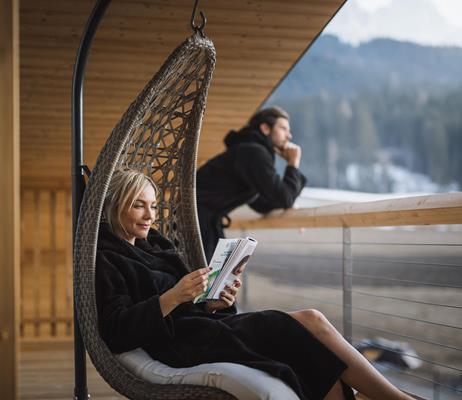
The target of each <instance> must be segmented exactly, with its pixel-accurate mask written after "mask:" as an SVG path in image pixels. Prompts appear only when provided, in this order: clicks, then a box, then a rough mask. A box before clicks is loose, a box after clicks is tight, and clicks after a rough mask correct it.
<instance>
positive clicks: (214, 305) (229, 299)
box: [206, 278, 242, 312]
mask: <svg viewBox="0 0 462 400" xmlns="http://www.w3.org/2000/svg"><path fill="white" fill-rule="evenodd" d="M241 286H242V282H241V280H240V279H239V278H236V279H235V280H234V282H233V285H232V286H228V285H226V286H225V288H224V290H223V291H222V292H221V293H220V300H208V301H207V303H206V310H207V311H209V312H215V311H219V310H223V309H225V308H228V307H231V306H232V305H233V304H234V303H235V302H236V296H237V292H238V291H239V288H240V287H241Z"/></svg>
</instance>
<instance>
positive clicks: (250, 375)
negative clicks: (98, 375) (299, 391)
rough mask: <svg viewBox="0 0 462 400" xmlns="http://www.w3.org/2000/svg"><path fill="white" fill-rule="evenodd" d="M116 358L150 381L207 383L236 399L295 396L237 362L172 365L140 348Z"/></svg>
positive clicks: (292, 398) (270, 399)
mask: <svg viewBox="0 0 462 400" xmlns="http://www.w3.org/2000/svg"><path fill="white" fill-rule="evenodd" d="M116 358H117V359H118V360H119V361H120V362H121V363H122V364H123V365H124V366H125V367H126V368H127V369H128V370H129V371H130V372H132V373H133V374H134V375H136V376H138V377H140V378H142V379H143V380H146V381H148V382H151V383H160V384H191V385H203V386H211V387H214V388H218V389H222V390H224V391H226V392H228V393H230V394H232V395H233V396H234V397H236V398H237V399H239V400H299V397H298V396H297V395H296V394H295V392H294V391H293V390H292V389H291V388H290V387H289V386H288V385H287V384H286V383H284V382H283V381H281V380H280V379H277V378H274V377H272V376H271V375H269V374H267V373H266V372H263V371H260V370H257V369H254V368H249V367H246V366H244V365H240V364H233V363H226V362H220V363H210V364H200V365H196V366H194V367H190V368H172V367H169V366H167V365H165V364H162V363H161V362H160V361H156V360H153V359H152V358H151V357H150V356H149V355H148V354H147V353H146V352H145V351H144V350H143V349H141V348H138V349H135V350H132V351H129V352H126V353H122V354H118V355H116Z"/></svg>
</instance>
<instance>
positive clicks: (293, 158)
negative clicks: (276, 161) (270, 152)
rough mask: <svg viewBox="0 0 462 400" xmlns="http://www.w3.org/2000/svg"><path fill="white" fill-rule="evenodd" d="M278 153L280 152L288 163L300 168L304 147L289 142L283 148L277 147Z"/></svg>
mask: <svg viewBox="0 0 462 400" xmlns="http://www.w3.org/2000/svg"><path fill="white" fill-rule="evenodd" d="M275 151H276V153H277V154H279V155H280V156H281V157H282V158H283V159H284V160H286V161H287V164H288V165H291V166H292V167H295V168H298V167H299V166H300V159H301V158H302V148H301V147H300V146H299V145H297V144H295V143H292V142H287V143H286V145H285V146H284V147H283V148H275Z"/></svg>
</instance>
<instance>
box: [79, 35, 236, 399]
mask: <svg viewBox="0 0 462 400" xmlns="http://www.w3.org/2000/svg"><path fill="white" fill-rule="evenodd" d="M214 66H215V49H214V47H213V43H212V42H211V41H210V40H208V39H207V38H204V37H202V36H201V35H200V34H198V33H196V34H194V35H193V36H191V37H190V38H188V39H187V40H186V41H185V42H184V43H182V44H181V45H180V46H179V47H178V48H177V49H175V51H174V52H173V53H172V54H171V55H170V57H169V58H168V59H167V60H166V62H165V63H164V65H163V66H162V67H161V69H160V70H159V72H158V73H157V74H156V75H155V76H154V77H153V78H152V79H151V81H150V82H149V83H148V84H147V85H146V87H145V88H144V89H143V90H142V92H141V93H140V94H139V95H138V97H137V98H136V100H135V101H134V102H133V103H132V104H131V105H130V107H129V108H128V110H127V111H126V112H125V114H124V115H123V117H122V119H121V120H120V121H119V123H118V124H117V125H116V127H115V128H114V130H113V131H112V133H111V135H110V137H109V139H108V140H107V142H106V144H105V146H104V147H103V149H102V151H101V153H100V155H99V157H98V159H97V162H96V165H95V167H94V169H93V171H92V174H91V177H90V179H89V181H88V185H87V187H86V190H85V194H84V197H83V202H82V205H81V209H80V216H79V221H78V226H77V232H76V237H75V243H74V246H75V247H74V285H75V293H76V299H75V301H76V303H75V304H76V311H77V315H78V321H79V326H80V329H81V332H82V336H83V339H84V343H85V346H86V348H87V350H88V353H89V355H90V358H91V360H92V361H93V364H94V365H95V367H96V369H97V370H98V372H99V373H100V374H101V376H102V377H103V378H104V379H105V380H106V381H107V382H108V383H109V384H110V385H111V386H112V387H113V388H114V389H115V390H117V391H118V392H119V393H121V394H123V395H124V396H126V397H128V398H131V399H137V400H140V399H182V400H184V399H214V400H220V399H226V400H232V399H235V398H234V397H233V396H231V395H229V394H228V393H226V392H224V391H221V390H218V389H215V388H211V387H205V386H196V385H158V384H152V383H148V382H146V381H143V380H141V379H140V378H137V377H136V376H134V375H133V374H131V373H130V372H129V371H128V370H127V369H126V368H125V367H124V366H123V365H121V364H120V363H119V361H118V360H117V359H116V358H115V357H114V356H113V354H112V353H111V352H110V350H109V349H108V347H107V346H106V344H105V343H104V342H103V341H102V339H101V337H100V335H99V332H98V321H97V311H96V299H95V257H96V246H97V241H98V229H99V222H100V217H101V212H102V207H103V202H104V197H105V195H106V191H107V188H108V185H109V182H110V180H111V177H112V174H113V172H114V170H115V168H117V167H120V166H127V167H130V168H134V169H137V170H140V171H143V172H145V173H146V174H149V175H150V176H152V178H153V179H154V180H155V181H156V183H157V184H158V186H159V189H160V193H159V198H158V206H159V212H158V221H156V227H157V229H159V230H160V231H161V232H162V233H163V234H164V235H166V236H167V237H168V238H169V239H170V240H171V241H172V242H173V243H174V244H175V246H176V247H177V250H178V252H179V253H180V255H181V256H182V257H183V259H184V261H185V262H186V264H187V265H188V266H190V267H197V268H199V267H201V266H204V265H206V263H205V258H204V254H203V250H202V245H201V240H200V235H199V228H198V221H197V212H196V200H195V172H196V156H197V147H198V140H199V132H200V127H201V120H202V115H203V112H204V108H205V101H206V95H207V90H208V87H209V83H210V79H211V76H212V72H213V69H214Z"/></svg>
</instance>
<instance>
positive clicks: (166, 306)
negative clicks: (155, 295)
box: [159, 267, 211, 317]
mask: <svg viewBox="0 0 462 400" xmlns="http://www.w3.org/2000/svg"><path fill="white" fill-rule="evenodd" d="M210 270H211V268H209V267H207V268H201V269H197V270H195V271H193V272H191V273H189V274H188V275H185V276H183V278H181V279H180V280H179V281H178V282H177V284H176V285H175V286H173V287H172V288H171V289H170V290H167V291H166V292H165V293H164V294H163V295H161V296H160V298H159V301H160V308H161V310H162V315H163V316H164V317H165V316H166V315H168V314H170V312H172V311H173V309H175V308H176V307H178V306H179V305H180V304H183V303H186V302H187V301H192V300H194V299H195V298H196V297H197V296H199V295H200V294H202V293H204V291H205V289H206V288H207V283H208V276H209V272H210Z"/></svg>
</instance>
